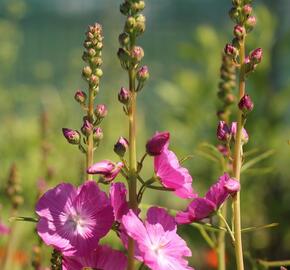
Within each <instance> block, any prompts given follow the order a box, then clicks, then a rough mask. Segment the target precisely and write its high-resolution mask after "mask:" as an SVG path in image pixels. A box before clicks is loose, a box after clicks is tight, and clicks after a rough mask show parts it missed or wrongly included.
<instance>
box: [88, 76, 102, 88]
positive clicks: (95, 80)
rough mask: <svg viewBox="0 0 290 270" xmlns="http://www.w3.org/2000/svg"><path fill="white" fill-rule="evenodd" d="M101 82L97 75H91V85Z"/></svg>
mask: <svg viewBox="0 0 290 270" xmlns="http://www.w3.org/2000/svg"><path fill="white" fill-rule="evenodd" d="M99 82H100V79H99V77H98V76H96V75H91V77H90V78H89V84H90V86H91V87H95V86H97V85H98V84H99Z"/></svg>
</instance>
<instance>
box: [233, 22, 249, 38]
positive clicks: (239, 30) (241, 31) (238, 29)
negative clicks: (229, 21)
mask: <svg viewBox="0 0 290 270" xmlns="http://www.w3.org/2000/svg"><path fill="white" fill-rule="evenodd" d="M245 34H246V29H245V28H244V27H243V26H241V25H238V24H237V25H236V26H235V28H234V35H235V37H237V38H238V39H242V38H243V37H244V36H245Z"/></svg>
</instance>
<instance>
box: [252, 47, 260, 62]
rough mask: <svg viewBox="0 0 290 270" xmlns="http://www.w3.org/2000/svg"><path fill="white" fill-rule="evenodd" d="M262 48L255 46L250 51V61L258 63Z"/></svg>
mask: <svg viewBox="0 0 290 270" xmlns="http://www.w3.org/2000/svg"><path fill="white" fill-rule="evenodd" d="M262 57H263V50H262V48H257V49H255V50H253V51H252V52H251V53H250V61H251V62H253V63H254V64H259V63H260V62H261V61H262Z"/></svg>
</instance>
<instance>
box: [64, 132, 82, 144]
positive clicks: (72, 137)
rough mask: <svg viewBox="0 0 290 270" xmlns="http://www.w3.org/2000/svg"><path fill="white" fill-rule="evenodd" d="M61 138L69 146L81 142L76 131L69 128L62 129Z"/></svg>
mask: <svg viewBox="0 0 290 270" xmlns="http://www.w3.org/2000/svg"><path fill="white" fill-rule="evenodd" d="M62 133H63V136H64V137H65V138H66V139H67V141H68V142H69V143H70V144H79V143H80V140H81V135H80V133H79V132H78V131H77V130H73V129H70V128H63V129H62Z"/></svg>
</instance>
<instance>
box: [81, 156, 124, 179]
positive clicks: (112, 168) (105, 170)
mask: <svg viewBox="0 0 290 270" xmlns="http://www.w3.org/2000/svg"><path fill="white" fill-rule="evenodd" d="M123 166H124V164H123V163H122V162H118V163H114V162H112V161H110V160H103V161H100V162H98V163H95V164H94V165H92V166H91V167H89V168H88V169H87V173H89V174H100V175H102V176H103V177H104V180H105V181H106V182H110V181H113V180H114V179H115V178H116V177H117V175H118V174H119V172H120V171H121V169H122V168H123Z"/></svg>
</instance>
